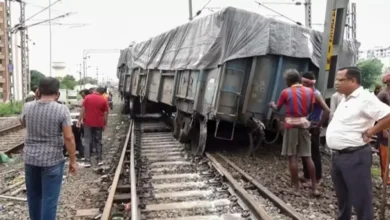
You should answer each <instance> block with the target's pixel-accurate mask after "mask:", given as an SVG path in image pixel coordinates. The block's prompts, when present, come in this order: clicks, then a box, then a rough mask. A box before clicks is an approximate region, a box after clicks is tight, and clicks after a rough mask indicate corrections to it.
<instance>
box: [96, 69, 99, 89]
mask: <svg viewBox="0 0 390 220" xmlns="http://www.w3.org/2000/svg"><path fill="white" fill-rule="evenodd" d="M96 84H98V85H99V67H96Z"/></svg>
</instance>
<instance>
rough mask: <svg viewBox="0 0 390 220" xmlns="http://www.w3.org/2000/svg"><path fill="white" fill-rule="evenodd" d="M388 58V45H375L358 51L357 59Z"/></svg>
mask: <svg viewBox="0 0 390 220" xmlns="http://www.w3.org/2000/svg"><path fill="white" fill-rule="evenodd" d="M373 58H390V47H375V48H372V49H368V50H361V51H359V59H373Z"/></svg>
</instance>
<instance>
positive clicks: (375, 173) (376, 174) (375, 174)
mask: <svg viewBox="0 0 390 220" xmlns="http://www.w3.org/2000/svg"><path fill="white" fill-rule="evenodd" d="M371 175H372V176H373V177H377V178H381V168H379V167H371Z"/></svg>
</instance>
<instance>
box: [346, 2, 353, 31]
mask: <svg viewBox="0 0 390 220" xmlns="http://www.w3.org/2000/svg"><path fill="white" fill-rule="evenodd" d="M351 17H352V16H351V8H350V5H348V9H347V17H346V22H345V26H346V27H347V28H346V29H345V34H346V37H347V39H351V27H352V26H351Z"/></svg>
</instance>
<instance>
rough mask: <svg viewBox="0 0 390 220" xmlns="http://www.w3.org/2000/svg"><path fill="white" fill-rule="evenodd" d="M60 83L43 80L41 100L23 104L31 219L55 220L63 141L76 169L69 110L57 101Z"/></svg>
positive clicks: (40, 92)
mask: <svg viewBox="0 0 390 220" xmlns="http://www.w3.org/2000/svg"><path fill="white" fill-rule="evenodd" d="M59 88H60V82H59V81H58V80H57V79H55V78H52V77H46V78H44V79H42V80H41V81H40V82H39V94H40V99H39V100H37V101H32V102H29V103H26V104H25V105H24V107H23V110H22V114H21V123H22V124H23V125H24V126H25V127H26V130H27V132H26V138H25V143H24V149H23V151H24V154H23V159H24V163H25V182H26V190H27V202H28V207H29V213H30V219H31V220H42V219H44V220H55V219H57V218H56V213H57V204H58V200H59V196H60V191H61V185H62V178H63V171H64V164H65V159H64V156H63V154H62V150H63V146H64V142H65V146H66V149H67V151H68V155H69V159H70V163H69V172H70V174H75V173H76V170H77V163H76V149H75V142H74V137H73V133H72V127H71V126H72V123H71V118H70V112H69V109H68V108H67V107H66V106H65V105H62V104H58V103H57V102H56V98H57V95H58V94H59V92H58V91H59Z"/></svg>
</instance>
